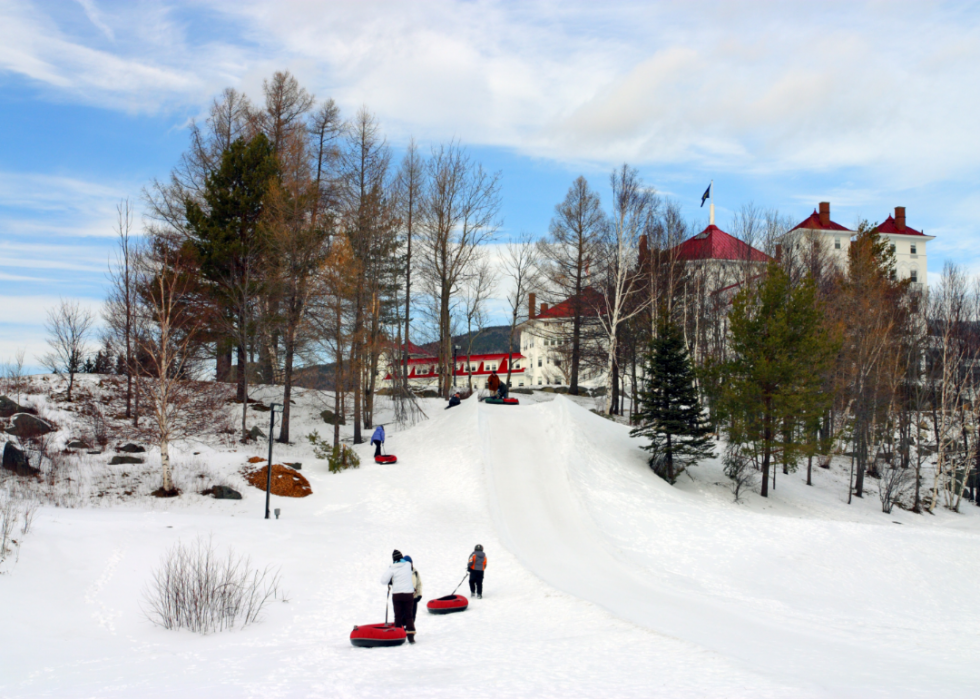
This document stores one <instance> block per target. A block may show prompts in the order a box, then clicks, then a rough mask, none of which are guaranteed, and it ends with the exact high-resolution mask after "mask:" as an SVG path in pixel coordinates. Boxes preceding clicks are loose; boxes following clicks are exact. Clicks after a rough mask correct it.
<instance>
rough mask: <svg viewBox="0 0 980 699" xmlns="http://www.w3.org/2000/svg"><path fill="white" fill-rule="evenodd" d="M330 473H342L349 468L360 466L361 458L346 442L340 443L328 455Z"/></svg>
mask: <svg viewBox="0 0 980 699" xmlns="http://www.w3.org/2000/svg"><path fill="white" fill-rule="evenodd" d="M327 463H328V464H329V465H330V473H340V472H341V471H346V470H347V469H349V468H360V466H361V458H360V457H359V456H358V455H357V454H356V453H355V452H354V450H353V449H351V448H350V447H349V446H347V445H346V444H338V445H337V446H335V447H334V448H333V449H332V450H331V452H330V456H329V457H327Z"/></svg>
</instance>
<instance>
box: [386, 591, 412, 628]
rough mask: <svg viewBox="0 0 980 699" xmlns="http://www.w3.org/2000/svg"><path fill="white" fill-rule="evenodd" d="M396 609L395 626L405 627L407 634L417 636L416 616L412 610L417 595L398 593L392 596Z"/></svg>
mask: <svg viewBox="0 0 980 699" xmlns="http://www.w3.org/2000/svg"><path fill="white" fill-rule="evenodd" d="M391 603H392V605H393V606H394V607H395V626H403V627H405V633H407V634H409V635H410V636H414V635H415V615H414V614H413V613H412V608H413V607H414V605H415V595H414V594H413V593H411V592H396V593H395V594H393V595H392V596H391Z"/></svg>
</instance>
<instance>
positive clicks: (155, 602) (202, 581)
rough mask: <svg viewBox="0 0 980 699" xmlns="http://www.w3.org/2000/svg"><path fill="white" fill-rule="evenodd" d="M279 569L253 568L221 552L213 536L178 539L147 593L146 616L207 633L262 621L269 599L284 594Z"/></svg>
mask: <svg viewBox="0 0 980 699" xmlns="http://www.w3.org/2000/svg"><path fill="white" fill-rule="evenodd" d="M279 585H280V582H279V571H278V570H276V571H273V570H272V569H271V568H268V567H267V568H265V569H263V570H258V569H255V568H252V565H251V562H250V561H249V559H248V558H247V557H244V556H236V555H235V553H234V552H233V551H232V550H230V549H229V551H228V554H227V556H219V554H218V553H217V552H216V551H215V549H214V545H213V544H212V542H211V540H210V539H208V540H206V541H205V540H203V539H198V540H197V541H196V542H195V543H194V544H190V545H184V544H182V543H180V542H177V544H176V545H174V547H173V548H172V549H170V551H168V552H167V554H166V556H165V557H164V560H163V565H162V566H161V567H160V569H159V570H157V571H156V572H155V573H154V575H153V582H152V583H151V585H150V587H149V588H148V589H147V590H146V592H144V601H145V602H146V604H147V605H148V607H149V610H148V611H146V612H145V613H146V615H147V617H148V618H149V619H150V621H152V622H153V623H155V624H159V625H160V626H162V627H164V628H165V629H190V630H191V631H194V632H195V633H201V634H208V633H213V632H215V631H225V630H228V629H233V628H235V627H236V626H238V627H239V628H244V627H245V626H247V625H249V624H251V623H253V622H255V621H257V620H258V619H259V616H260V614H261V612H262V608H263V607H264V606H265V605H266V603H267V602H269V601H270V600H273V599H275V598H276V597H280V598H281V596H282V595H281V593H280V590H279Z"/></svg>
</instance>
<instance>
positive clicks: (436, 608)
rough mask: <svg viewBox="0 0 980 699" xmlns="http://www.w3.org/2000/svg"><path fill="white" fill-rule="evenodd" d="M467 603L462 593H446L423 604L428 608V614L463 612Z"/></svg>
mask: <svg viewBox="0 0 980 699" xmlns="http://www.w3.org/2000/svg"><path fill="white" fill-rule="evenodd" d="M469 604H470V603H469V601H468V600H467V599H466V598H465V597H463V596H462V595H447V596H445V597H439V598H438V599H430V600H429V603H428V604H427V605H425V606H426V607H427V608H428V609H429V614H452V613H453V612H465V611H466V608H467V607H468V606H469Z"/></svg>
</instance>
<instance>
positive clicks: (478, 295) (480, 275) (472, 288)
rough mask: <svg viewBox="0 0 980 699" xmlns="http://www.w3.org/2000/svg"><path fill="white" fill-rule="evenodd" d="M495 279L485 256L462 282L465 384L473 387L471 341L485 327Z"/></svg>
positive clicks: (472, 341) (474, 339)
mask: <svg viewBox="0 0 980 699" xmlns="http://www.w3.org/2000/svg"><path fill="white" fill-rule="evenodd" d="M495 286H496V279H495V278H494V275H493V268H492V267H491V265H490V261H489V260H487V259H486V258H483V259H481V260H480V261H479V262H478V263H476V268H475V269H474V270H473V273H472V274H471V275H470V276H469V278H468V279H467V280H466V283H465V284H463V293H462V295H463V301H462V306H463V309H462V310H463V316H464V317H465V318H466V374H467V385H468V387H469V388H470V390H472V389H473V365H472V361H471V359H470V357H471V356H472V355H473V343H474V342H476V339H477V338H478V337H479V336H480V335H481V334H483V331H484V330H485V329H486V327H487V317H488V316H487V308H486V306H487V300H488V299H489V298H490V296H491V294H493V291H494V288H495Z"/></svg>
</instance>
